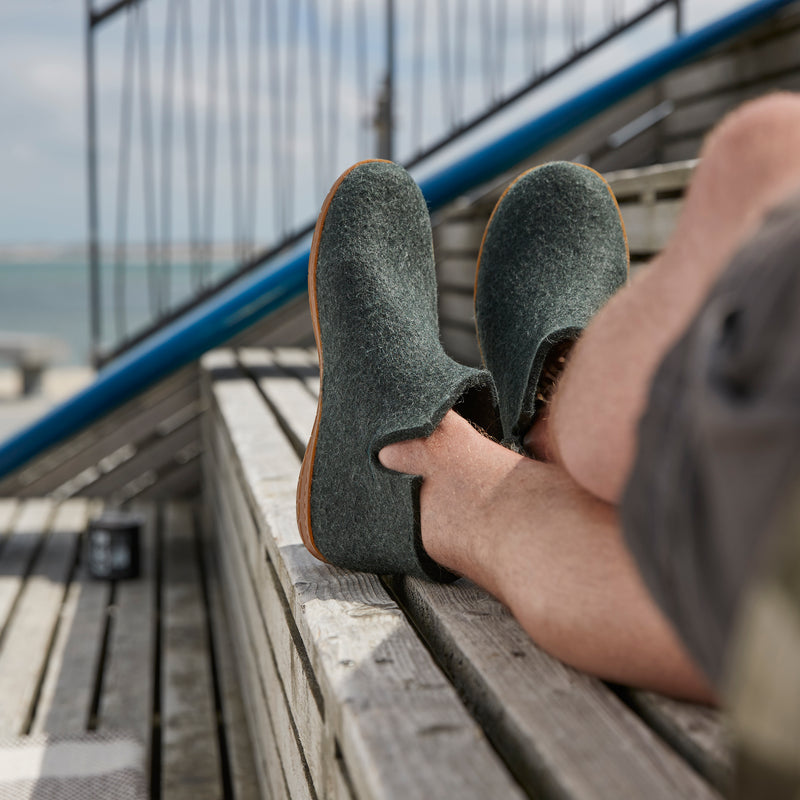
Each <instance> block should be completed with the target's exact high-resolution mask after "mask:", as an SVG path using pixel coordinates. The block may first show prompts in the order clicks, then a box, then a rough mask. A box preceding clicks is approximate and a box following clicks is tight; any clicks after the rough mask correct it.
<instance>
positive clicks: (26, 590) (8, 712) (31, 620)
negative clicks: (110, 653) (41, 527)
mask: <svg viewBox="0 0 800 800" xmlns="http://www.w3.org/2000/svg"><path fill="white" fill-rule="evenodd" d="M85 526H86V503H85V502H81V503H78V504H77V505H76V504H74V503H71V504H64V505H63V506H61V507H60V508H58V509H57V510H56V512H55V517H54V519H53V521H52V524H51V529H50V531H49V533H48V535H47V536H46V538H45V540H44V544H43V545H42V548H41V551H40V552H39V553H38V556H37V558H36V561H35V562H34V564H33V569H32V571H31V573H30V575H29V576H28V577H27V580H26V581H25V583H24V586H23V587H22V590H21V592H20V594H19V598H18V600H17V603H16V607H15V609H14V613H13V615H12V617H11V619H10V621H9V623H8V627H7V629H6V630H5V632H4V636H3V646H2V650H0V732H2V733H4V734H6V735H20V734H23V733H27V730H28V727H29V725H30V723H31V721H32V719H33V714H34V711H35V705H34V704H35V701H36V697H37V692H38V690H39V686H40V681H41V680H42V678H43V675H44V670H45V668H46V665H47V656H48V652H49V649H50V645H51V642H52V640H53V636H54V634H55V630H56V625H57V623H58V619H59V612H60V610H61V604H62V602H63V600H64V596H65V593H66V588H67V581H68V579H69V575H70V572H71V570H72V568H73V565H74V563H75V557H76V553H77V547H78V542H79V535H80V533H81V531H82V530H83V529H84V528H85Z"/></svg>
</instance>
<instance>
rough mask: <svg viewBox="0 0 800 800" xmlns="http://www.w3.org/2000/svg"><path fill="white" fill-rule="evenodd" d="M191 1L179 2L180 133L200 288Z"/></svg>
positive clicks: (193, 260) (192, 249)
mask: <svg viewBox="0 0 800 800" xmlns="http://www.w3.org/2000/svg"><path fill="white" fill-rule="evenodd" d="M191 2H192V0H181V2H180V8H181V46H182V50H183V134H184V142H185V145H184V152H185V155H186V208H187V218H188V222H189V243H190V244H189V247H190V252H191V283H192V286H193V288H194V289H199V288H200V286H201V285H202V282H203V281H202V263H201V253H200V252H199V249H200V189H199V186H198V176H199V163H198V153H197V120H196V116H195V100H194V57H193V51H192V18H191Z"/></svg>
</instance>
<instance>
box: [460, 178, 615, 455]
mask: <svg viewBox="0 0 800 800" xmlns="http://www.w3.org/2000/svg"><path fill="white" fill-rule="evenodd" d="M627 276H628V245H627V241H626V238H625V231H624V228H623V225H622V220H621V218H620V214H619V210H618V208H617V204H616V201H615V200H614V196H613V194H612V192H611V189H610V188H609V186H608V184H606V182H605V181H604V180H603V179H602V178H601V177H600V176H599V175H598V174H597V173H595V172H594V171H592V170H589V169H587V168H585V167H582V166H580V165H578V164H571V163H568V162H553V163H550V164H545V165H544V166H541V167H538V168H536V169H534V170H531V171H530V172H528V173H525V174H524V175H522V177H520V178H519V179H517V181H516V182H515V183H513V184H512V185H511V187H510V188H509V189H508V191H507V192H506V194H505V195H504V196H503V197H502V198H501V199H500V201H499V202H498V204H497V206H496V207H495V210H494V212H493V214H492V217H491V219H490V221H489V225H488V227H487V230H486V233H485V236H484V241H483V245H482V247H481V254H480V258H479V262H478V271H477V276H476V281H475V321H476V325H477V329H478V340H479V343H480V349H481V354H482V356H483V360H484V365H485V366H486V368H487V369H488V370H489V371H490V372H491V373H492V377H493V378H494V381H495V384H496V386H497V392H498V397H499V402H500V416H501V420H502V426H503V436H504V440H505V441H506V442H508V443H510V442H518V441H519V439H520V437H522V436H523V435H524V434H525V432H526V431H527V429H528V428H529V427H530V425H531V423H532V421H533V412H534V405H535V401H536V390H537V386H538V383H539V377H540V374H541V371H542V365H543V363H544V361H545V358H546V357H547V354H548V352H549V351H550V349H551V348H552V347H553V346H554V345H555V344H558V343H560V342H563V341H568V340H573V339H575V338H577V337H578V335H579V334H580V332H581V331H582V330H583V329H584V328H585V327H586V325H587V324H588V322H589V320H590V319H591V318H592V317H593V316H594V314H595V313H597V311H598V310H599V309H600V307H601V306H603V305H604V304H605V303H606V301H607V300H608V299H609V298H610V297H611V295H612V294H614V292H615V291H616V290H617V289H618V288H619V287H620V286H622V285H623V284H624V283H625V282H626V280H627Z"/></svg>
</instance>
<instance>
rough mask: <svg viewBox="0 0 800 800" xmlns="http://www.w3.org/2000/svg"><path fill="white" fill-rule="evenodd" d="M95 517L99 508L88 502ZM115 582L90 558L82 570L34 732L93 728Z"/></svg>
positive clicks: (63, 614)
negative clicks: (91, 566) (98, 576)
mask: <svg viewBox="0 0 800 800" xmlns="http://www.w3.org/2000/svg"><path fill="white" fill-rule="evenodd" d="M71 502H73V503H76V505H77V506H78V507H80V505H85V506H87V512H88V516H89V517H91V516H93V515H94V514H95V513H97V511H98V510H99V507H98V506H96V505H95V504H93V503H89V502H88V501H71ZM110 597H111V585H110V583H109V582H108V581H96V580H94V579H92V578H91V576H90V575H89V573H88V567H87V564H86V562H85V559H84V561H83V563H81V565H80V566H79V568H78V571H77V574H76V575H75V577H74V579H73V581H72V583H71V584H70V587H69V590H68V593H67V597H66V600H65V601H64V605H63V607H62V609H61V621H60V623H59V626H58V632H57V634H56V639H55V642H54V644H53V649H52V651H51V653H50V658H49V660H48V665H47V672H46V674H45V679H44V683H43V685H42V692H41V696H40V698H39V703H38V705H37V708H36V717H35V719H34V722H33V727H32V729H31V733H34V734H50V735H65V736H69V735H72V736H75V735H79V734H81V733H84V732H85V731H86V730H88V726H89V721H90V712H91V705H92V701H93V699H94V692H95V685H96V681H97V678H98V675H99V670H100V666H101V665H100V655H101V651H102V645H103V635H104V632H105V626H106V615H107V611H108V603H109V600H110Z"/></svg>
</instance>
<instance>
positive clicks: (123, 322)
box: [0, 258, 229, 364]
mask: <svg viewBox="0 0 800 800" xmlns="http://www.w3.org/2000/svg"><path fill="white" fill-rule="evenodd" d="M227 269H229V265H227V264H223V263H217V264H214V265H213V266H212V267H210V268H209V269H208V270H207V271H206V272H205V279H206V281H213V280H216V279H218V278H219V277H221V276H222V275H223V274H224V273H225V272H226V271H227ZM201 282H202V276H201V274H200V271H199V270H198V269H193V268H192V266H191V265H189V264H187V263H179V264H173V265H171V266H170V268H169V270H166V269H164V268H161V269H154V268H150V267H148V266H147V265H145V264H131V265H128V267H127V269H126V270H125V273H124V278H121V277H120V273H117V272H116V271H115V270H114V268H113V266H112V265H104V266H103V267H102V268H101V282H100V283H101V306H100V312H101V331H102V338H101V345H102V347H104V348H110V347H113V346H114V345H115V344H116V343H117V342H119V341H122V340H123V339H125V338H127V337H129V336H132V335H135V334H136V333H137V332H138V331H139V330H141V329H142V327H143V326H144V325H146V324H147V323H148V322H149V321H150V320H151V319H153V317H154V315H155V312H156V310H157V308H158V307H159V305H160V306H161V308H162V309H165V308H169V307H171V306H174V305H175V304H177V303H179V302H181V301H182V300H185V299H186V298H187V297H189V296H191V294H192V293H193V292H194V291H196V290H197V289H198V288H199V286H200V284H201ZM89 309H90V300H89V270H88V266H87V264H86V261H85V260H82V259H74V260H65V259H54V260H47V259H41V260H39V259H36V258H25V259H17V260H11V259H9V260H5V259H3V260H0V332H2V333H16V332H26V333H28V332H29V333H41V334H47V335H48V336H52V337H54V338H57V339H60V340H62V341H63V342H64V343H65V344H66V345H67V348H68V351H67V352H66V353H65V355H64V357H62V358H60V359H59V361H58V362H57V363H62V364H88V363H89V359H90V312H89Z"/></svg>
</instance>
